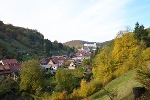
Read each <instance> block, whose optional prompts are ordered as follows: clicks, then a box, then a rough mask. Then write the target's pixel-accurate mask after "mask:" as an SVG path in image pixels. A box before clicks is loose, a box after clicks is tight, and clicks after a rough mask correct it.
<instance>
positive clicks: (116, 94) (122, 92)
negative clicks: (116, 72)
mask: <svg viewBox="0 0 150 100" xmlns="http://www.w3.org/2000/svg"><path fill="white" fill-rule="evenodd" d="M135 75H136V71H135V70H131V71H129V72H127V73H125V74H123V75H122V76H120V77H118V78H116V79H115V80H113V81H111V82H110V83H108V84H107V85H106V86H105V87H104V89H101V90H100V91H98V92H96V93H95V94H93V95H92V96H90V97H89V98H88V100H110V97H109V96H111V97H112V98H113V100H133V99H134V95H133V93H132V88H133V87H136V86H142V85H141V84H140V83H138V82H137V81H136V80H135Z"/></svg>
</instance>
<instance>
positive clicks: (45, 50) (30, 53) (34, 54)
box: [0, 21, 74, 61]
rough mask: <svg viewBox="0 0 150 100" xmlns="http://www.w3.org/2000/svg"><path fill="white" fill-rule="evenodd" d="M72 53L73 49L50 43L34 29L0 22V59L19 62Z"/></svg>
mask: <svg viewBox="0 0 150 100" xmlns="http://www.w3.org/2000/svg"><path fill="white" fill-rule="evenodd" d="M71 52H74V49H73V48H70V47H68V46H65V45H63V44H62V43H59V42H58V41H57V40H55V41H54V42H51V41H50V40H48V39H44V36H43V35H42V34H41V33H40V32H38V31H37V30H35V29H28V28H22V27H16V26H13V25H12V24H4V23H3V21H0V59H8V58H16V59H17V60H19V61H22V60H27V59H31V58H42V57H46V56H51V55H63V54H70V53H71Z"/></svg>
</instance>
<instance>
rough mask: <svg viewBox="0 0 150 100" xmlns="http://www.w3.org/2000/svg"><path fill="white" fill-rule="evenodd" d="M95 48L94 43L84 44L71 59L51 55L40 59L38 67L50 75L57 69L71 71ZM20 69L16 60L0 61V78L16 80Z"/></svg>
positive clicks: (64, 56) (87, 57) (88, 56)
mask: <svg viewBox="0 0 150 100" xmlns="http://www.w3.org/2000/svg"><path fill="white" fill-rule="evenodd" d="M96 48H97V46H96V42H88V43H85V44H84V45H83V47H82V48H81V49H78V51H77V52H76V53H75V54H74V55H73V56H72V57H69V56H67V55H62V56H57V55H53V56H51V57H47V58H43V59H40V60H39V63H40V67H41V68H42V69H45V70H46V71H50V72H51V74H55V73H56V71H57V69H58V68H68V69H70V70H73V69H75V68H76V67H77V66H81V64H82V61H83V60H84V59H90V56H91V54H92V52H94V51H95V50H96ZM87 67H88V68H90V69H91V68H92V67H91V66H90V67H89V65H87ZM21 68H22V66H21V62H18V61H17V60H16V59H3V60H0V77H5V76H8V75H9V76H11V77H12V78H13V79H17V78H18V77H19V71H20V70H21Z"/></svg>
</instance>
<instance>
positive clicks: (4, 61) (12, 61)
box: [2, 59, 18, 65]
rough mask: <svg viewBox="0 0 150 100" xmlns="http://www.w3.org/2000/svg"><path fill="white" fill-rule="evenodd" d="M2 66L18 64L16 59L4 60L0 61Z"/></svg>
mask: <svg viewBox="0 0 150 100" xmlns="http://www.w3.org/2000/svg"><path fill="white" fill-rule="evenodd" d="M2 62H3V64H4V65H5V64H14V63H18V61H17V60H16V59H5V60H2Z"/></svg>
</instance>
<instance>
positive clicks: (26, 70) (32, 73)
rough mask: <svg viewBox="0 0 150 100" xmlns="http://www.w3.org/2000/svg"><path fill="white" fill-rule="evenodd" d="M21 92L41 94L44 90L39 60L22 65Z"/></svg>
mask: <svg viewBox="0 0 150 100" xmlns="http://www.w3.org/2000/svg"><path fill="white" fill-rule="evenodd" d="M20 79H21V81H20V84H19V86H20V90H21V91H29V92H30V93H35V92H39V91H38V90H40V89H41V88H42V82H43V81H42V79H43V75H42V70H41V68H40V64H39V62H38V61H37V60H29V61H25V62H23V64H22V70H21V72H20Z"/></svg>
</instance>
